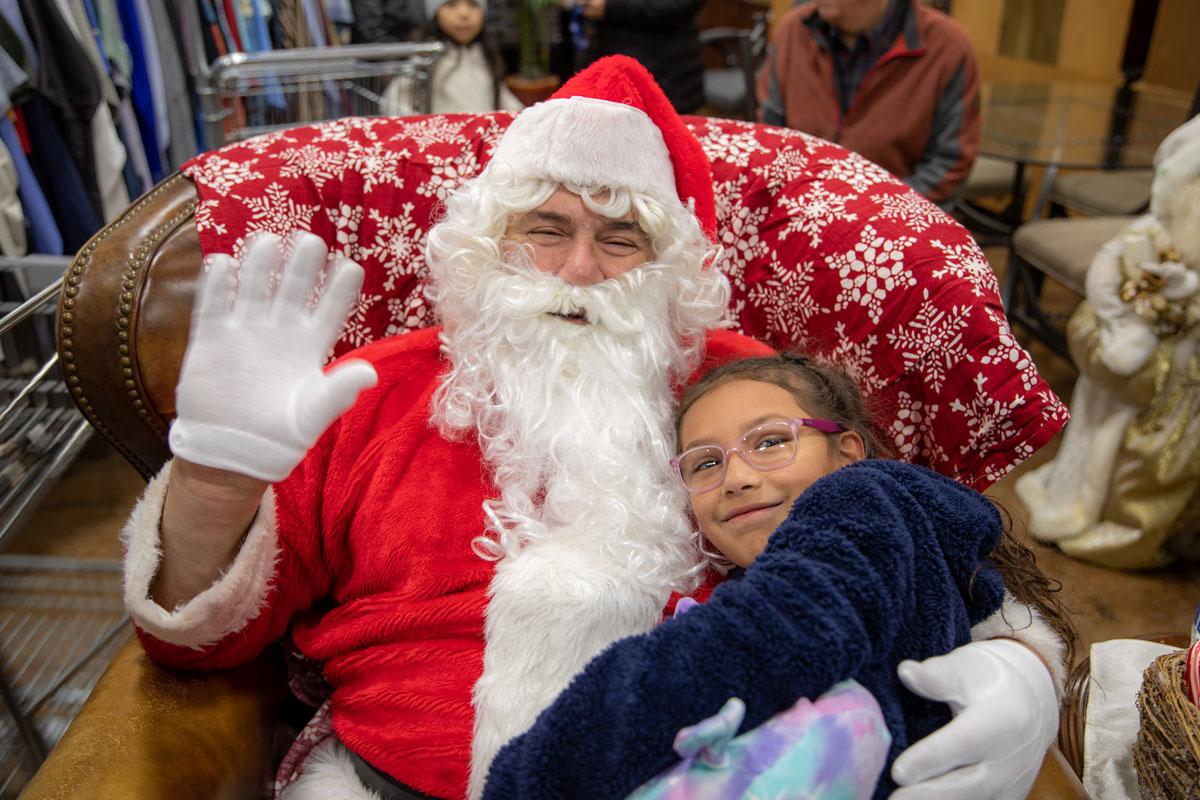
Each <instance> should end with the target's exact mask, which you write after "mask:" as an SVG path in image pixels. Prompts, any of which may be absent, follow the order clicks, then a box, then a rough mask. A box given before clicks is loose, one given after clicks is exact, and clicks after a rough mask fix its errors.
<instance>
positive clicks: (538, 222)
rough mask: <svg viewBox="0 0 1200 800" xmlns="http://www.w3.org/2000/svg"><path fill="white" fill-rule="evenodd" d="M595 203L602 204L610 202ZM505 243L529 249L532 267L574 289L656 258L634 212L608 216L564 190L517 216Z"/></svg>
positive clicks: (560, 189)
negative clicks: (572, 286)
mask: <svg viewBox="0 0 1200 800" xmlns="http://www.w3.org/2000/svg"><path fill="white" fill-rule="evenodd" d="M595 199H596V200H597V201H599V202H600V203H603V202H605V200H606V197H605V195H598V196H596V197H595ZM504 239H505V241H507V242H512V243H514V244H517V245H521V246H524V247H525V248H526V249H527V251H528V253H529V256H530V262H531V263H532V264H533V266H535V267H537V268H538V269H539V270H541V271H542V272H546V273H549V274H551V275H556V276H557V277H559V278H560V279H562V280H564V281H566V282H567V283H569V284H572V285H574V286H592V285H594V284H597V283H600V282H601V281H604V280H608V279H609V278H618V277H620V276H621V275H624V274H625V273H626V272H629V271H630V270H631V269H634V268H636V267H640V266H641V265H643V264H645V263H647V262H649V261H650V260H651V259H652V258H653V257H654V248H653V246H652V244H651V242H650V237H649V236H648V235H647V234H646V232H645V231H643V230H642V229H641V226H639V225H638V222H637V218H636V215H635V214H634V212H633V211H632V210H630V211H629V212H628V213H626V214H625V215H623V216H621V217H617V218H615V219H613V218H610V217H606V216H604V215H602V214H599V213H597V212H595V211H593V210H592V209H590V208H588V207H587V205H586V204H585V203H584V202H583V198H582V197H580V196H579V195H577V194H575V193H574V192H571V191H569V190H567V189H564V188H559V189H557V190H556V191H555V192H554V194H552V195H551V196H550V199H549V200H547V201H546V202H544V203H542V204H541V205H540V206H538V207H537V208H535V209H533V210H532V211H527V212H525V213H524V214H518V215H517V216H516V217H514V218H513V219H512V220H511V221H510V222H509V225H508V230H507V231H506V232H505V234H504Z"/></svg>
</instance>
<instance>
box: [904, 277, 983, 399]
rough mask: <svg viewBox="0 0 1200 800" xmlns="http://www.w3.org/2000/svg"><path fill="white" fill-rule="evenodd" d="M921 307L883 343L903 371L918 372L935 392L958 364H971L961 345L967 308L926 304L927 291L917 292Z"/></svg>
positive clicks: (968, 322) (967, 321) (968, 323)
mask: <svg viewBox="0 0 1200 800" xmlns="http://www.w3.org/2000/svg"><path fill="white" fill-rule="evenodd" d="M921 299H922V302H921V307H920V309H918V310H917V313H916V314H914V315H913V316H912V317H911V318H910V319H909V320H907V321H906V322H905V323H904V324H902V325H901V326H900V327H898V328H895V329H893V330H890V331H888V333H887V340H888V342H890V343H891V344H892V346H893V347H895V348H896V350H897V351H899V353H900V358H901V360H902V361H903V363H904V368H905V369H906V370H909V371H916V372H919V373H920V374H921V375H923V376H924V379H925V382H926V383H928V384H929V386H930V388H932V389H933V390H934V391H935V392H940V391H941V390H942V387H943V386H944V385H945V381H946V377H947V376H948V375H949V374H950V371H951V370H952V369H954V367H955V366H956V365H958V364H962V363H964V362H970V361H974V358H973V357H972V356H971V352H970V350H968V349H967V346H966V344H964V342H963V332H964V331H966V330H967V329H968V328H970V326H971V307H970V306H950V307H949V308H941V307H939V306H936V305H934V304H933V303H931V302H929V290H928V289H925V290H923V291H922V293H921Z"/></svg>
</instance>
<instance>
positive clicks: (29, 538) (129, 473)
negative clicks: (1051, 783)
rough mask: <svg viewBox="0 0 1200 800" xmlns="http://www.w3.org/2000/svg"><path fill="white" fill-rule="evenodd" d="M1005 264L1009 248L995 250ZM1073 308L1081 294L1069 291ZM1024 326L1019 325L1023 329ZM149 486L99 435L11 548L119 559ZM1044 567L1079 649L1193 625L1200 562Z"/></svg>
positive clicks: (1057, 379)
mask: <svg viewBox="0 0 1200 800" xmlns="http://www.w3.org/2000/svg"><path fill="white" fill-rule="evenodd" d="M988 255H989V257H990V258H991V259H992V260H993V263H994V264H997V265H998V266H999V267H1000V268H1001V269H1002V268H1003V264H1002V263H1000V262H1002V261H1003V255H1004V253H1003V251H996V250H989V252H988ZM1061 302H1063V303H1064V304H1066V307H1068V308H1069V307H1070V304H1072V303H1073V302H1075V298H1072V297H1070V296H1069V295H1067V294H1066V293H1065V291H1064V292H1063V297H1062V298H1061ZM1018 333H1019V332H1018ZM1023 342H1024V344H1025V345H1026V346H1027V347H1028V348H1029V349H1030V351H1031V352H1032V353H1033V355H1034V358H1035V361H1036V362H1037V364H1038V366H1039V368H1040V369H1041V371H1042V374H1043V375H1045V376H1046V378H1047V379H1048V381H1049V383H1050V385H1051V386H1052V387H1053V388H1054V389H1055V390H1056V391H1057V392H1058V393H1059V394H1060V396H1061V397H1062V398H1063V399H1064V400H1065V401H1069V400H1070V393H1071V389H1072V387H1073V385H1074V381H1075V374H1076V373H1075V370H1074V368H1073V367H1071V365H1070V364H1068V363H1067V362H1065V361H1063V360H1062V359H1060V358H1058V357H1057V356H1054V355H1053V354H1051V353H1049V352H1048V351H1046V350H1045V349H1044V348H1041V347H1039V346H1038V345H1037V343H1036V342H1029V341H1028V340H1023ZM1057 447H1058V440H1057V439H1056V440H1055V441H1054V442H1052V443H1051V444H1050V445H1048V446H1047V447H1045V448H1043V449H1042V450H1041V451H1039V452H1038V453H1036V454H1035V455H1034V456H1033V457H1032V458H1031V459H1030V460H1029V461H1027V462H1026V463H1025V464H1023V465H1022V466H1021V467H1019V468H1018V469H1017V470H1016V471H1014V472H1013V473H1012V474H1010V475H1009V476H1008V477H1006V478H1005V479H1004V480H1002V481H1001V482H1000V483H998V484H997V485H996V486H994V487H992V489H990V490H989V494H991V495H994V496H995V497H996V498H997V499H999V500H1000V501H1001V502H1002V503H1004V505H1005V506H1006V507H1007V508H1008V509H1009V510H1010V511H1011V512H1012V515H1013V517H1014V527H1015V530H1016V533H1017V534H1018V535H1019V536H1022V537H1024V538H1025V540H1026V541H1029V539H1028V536H1027V534H1026V533H1025V519H1026V517H1025V510H1024V508H1023V507H1022V506H1021V503H1020V502H1019V501H1018V500H1017V499H1016V497H1015V496H1014V494H1013V492H1012V484H1013V480H1014V479H1015V478H1016V476H1017V475H1019V474H1021V472H1023V471H1024V470H1026V469H1029V468H1030V467H1033V466H1036V465H1037V464H1040V463H1042V462H1044V461H1046V460H1047V459H1049V458H1051V457H1052V456H1053V454H1054V452H1055V450H1056V449H1057ZM142 487H143V483H142V481H141V479H140V477H139V476H138V475H137V473H136V472H134V470H133V468H132V467H130V466H129V465H128V464H127V463H125V461H124V460H123V459H122V458H121V457H120V456H119V455H118V454H116V453H115V451H113V450H111V449H110V448H108V447H107V445H105V444H104V443H103V442H102V441H101V440H100V439H99V437H95V438H94V440H93V442H92V444H91V445H89V447H88V448H87V449H86V450H85V452H84V454H83V456H82V457H81V458H80V459H79V460H78V461H77V462H76V463H75V465H74V466H73V467H71V469H70V470H69V471H68V472H67V474H66V476H65V477H64V478H63V480H62V481H61V482H60V483H59V484H58V486H57V487H55V489H54V490H53V492H52V493H51V494H50V496H49V498H48V499H47V500H46V502H44V503H43V504H42V507H41V509H40V510H39V512H38V513H37V514H36V515H35V516H34V517H33V518H32V520H31V521H30V522H29V523H28V525H27V526H26V527H25V529H24V530H23V531H22V532H21V533H20V534H19V535H18V536H17V537H15V538H14V539H13V541H12V544H11V546H10V548H9V550H10V552H19V553H36V554H47V555H58V556H70V557H92V558H116V557H118V556H119V553H120V546H119V543H118V534H119V531H120V528H121V524H122V522H123V521H124V519H125V517H126V515H127V514H128V512H129V509H130V508H131V506H132V505H133V502H134V500H135V498H136V497H137V495H138V494H139V492H140V491H141V489H142ZM1035 548H1036V551H1037V553H1038V557H1039V561H1040V563H1041V565H1042V567H1043V569H1044V570H1045V571H1046V572H1047V573H1048V574H1049V575H1051V576H1052V577H1054V578H1056V579H1058V580H1059V581H1061V582H1062V585H1063V593H1062V596H1063V598H1064V599H1065V601H1066V603H1067V605H1068V607H1069V608H1070V610H1071V612H1072V613H1073V617H1074V621H1075V623H1076V625H1077V627H1078V630H1079V634H1080V640H1081V641H1080V647H1079V648H1078V656H1079V657H1082V656H1084V655H1086V654H1087V652H1088V648H1089V646H1090V645H1091V644H1092V643H1093V642H1096V641H1100V640H1103V639H1109V638H1114V637H1120V636H1129V635H1135V634H1139V633H1159V632H1169V631H1178V632H1184V631H1186V630H1187V629H1188V626H1189V624H1190V622H1191V619H1192V615H1193V614H1194V613H1195V611H1196V604H1197V602H1198V601H1200V591H1198V588H1200V564H1177V565H1175V566H1172V567H1169V568H1167V569H1163V570H1158V571H1155V572H1144V573H1129V572H1117V571H1113V570H1108V569H1104V568H1102V567H1097V566H1093V565H1090V564H1085V563H1083V562H1080V561H1076V560H1074V559H1071V558H1068V557H1065V556H1063V555H1061V554H1060V553H1059V552H1058V551H1057V550H1055V549H1054V548H1051V547H1046V546H1043V545H1035Z"/></svg>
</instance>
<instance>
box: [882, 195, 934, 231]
mask: <svg viewBox="0 0 1200 800" xmlns="http://www.w3.org/2000/svg"><path fill="white" fill-rule="evenodd" d="M881 200H882V202H881V203H880V205H879V216H881V217H883V218H884V219H894V220H896V221H897V222H900V223H901V224H903V225H905V226H906V227H908V228H910V229H911V230H912V231H913V233H924V232H925V231H927V230H929V226H931V225H932V224H933V223H934V222H942V221H944V220H945V216H944V215H943V213H942V210H941V209H939V208H938V207H937V206H935V205H934V204H933V203H931V202H929V201H928V200H926V199H925V198H924V197H921V195H919V194H917V193H916V192H903V191H899V192H893V193H891V194H885V195H883V197H882V198H881Z"/></svg>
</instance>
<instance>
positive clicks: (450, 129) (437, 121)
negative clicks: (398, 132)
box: [404, 115, 464, 150]
mask: <svg viewBox="0 0 1200 800" xmlns="http://www.w3.org/2000/svg"><path fill="white" fill-rule="evenodd" d="M463 125H464V123H462V122H451V121H450V120H449V119H447V118H446V117H443V116H438V115H435V116H432V117H419V118H418V119H417V120H416V121H415V122H412V123H410V124H409V125H408V126H407V127H406V128H405V129H404V136H405V138H408V139H412V140H413V141H414V142H416V144H417V147H419V148H421V149H422V150H424V149H425V148H426V147H429V145H431V144H437V143H439V142H447V143H450V142H463V141H464V139H463V135H462V129H463Z"/></svg>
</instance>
